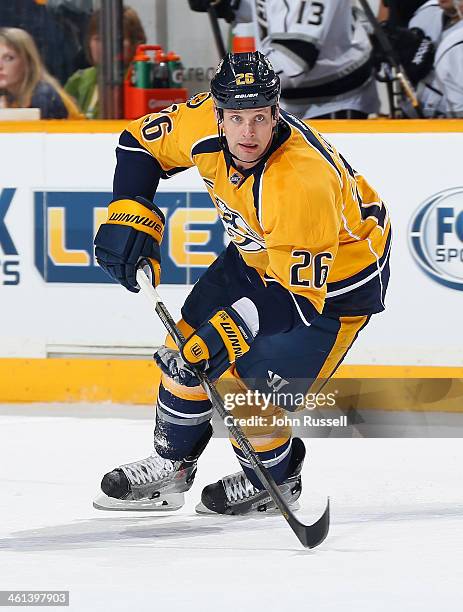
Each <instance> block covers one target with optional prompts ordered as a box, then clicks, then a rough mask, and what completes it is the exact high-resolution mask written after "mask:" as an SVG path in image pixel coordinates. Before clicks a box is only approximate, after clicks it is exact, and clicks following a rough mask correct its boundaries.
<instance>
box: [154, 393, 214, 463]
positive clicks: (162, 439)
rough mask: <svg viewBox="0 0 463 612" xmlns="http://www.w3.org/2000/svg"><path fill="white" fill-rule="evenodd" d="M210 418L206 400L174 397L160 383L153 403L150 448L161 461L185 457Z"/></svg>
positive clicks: (193, 446)
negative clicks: (154, 419)
mask: <svg viewBox="0 0 463 612" xmlns="http://www.w3.org/2000/svg"><path fill="white" fill-rule="evenodd" d="M211 417H212V406H211V403H210V401H209V400H208V399H206V400H204V399H200V400H197V399H196V400H192V399H186V398H181V397H177V396H176V395H174V394H173V393H171V392H170V391H168V390H167V389H166V388H165V387H164V386H163V384H162V383H161V384H160V385H159V394H158V400H157V404H156V427H155V429H154V448H155V449H156V451H157V452H158V453H159V455H161V457H164V458H165V459H172V460H180V459H184V458H185V457H188V456H189V455H190V454H191V453H192V452H193V451H194V449H195V447H196V445H197V443H198V441H199V440H200V438H201V437H202V436H203V434H204V433H205V431H206V429H207V427H208V424H209V421H210V420H211Z"/></svg>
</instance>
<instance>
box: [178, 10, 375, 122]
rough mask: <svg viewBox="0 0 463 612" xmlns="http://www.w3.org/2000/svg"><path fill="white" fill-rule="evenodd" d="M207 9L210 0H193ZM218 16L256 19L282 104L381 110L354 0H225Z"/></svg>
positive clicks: (292, 108)
mask: <svg viewBox="0 0 463 612" xmlns="http://www.w3.org/2000/svg"><path fill="white" fill-rule="evenodd" d="M188 1H189V4H190V7H191V8H192V9H193V10H197V11H204V10H207V6H208V5H209V2H210V0H188ZM216 6H217V9H218V14H219V15H220V16H223V17H225V18H228V19H230V18H231V16H232V15H234V17H235V19H236V21H237V22H249V21H252V22H253V23H254V26H255V39H256V45H257V48H258V49H259V50H260V51H261V52H262V53H264V54H265V55H267V57H268V58H269V59H270V61H271V62H272V64H273V66H274V67H275V70H276V72H277V73H278V75H279V76H280V79H281V83H282V94H281V106H282V107H283V108H284V109H285V110H287V111H289V112H291V113H293V114H295V115H297V116H299V117H303V118H315V117H333V118H346V117H347V118H349V117H351V118H366V117H367V116H368V115H369V114H371V113H377V112H378V110H379V100H378V94H377V91H376V82H375V80H374V78H373V76H372V63H371V51H372V47H371V43H370V40H369V38H368V34H367V32H366V31H365V29H364V27H363V25H362V23H361V22H360V21H359V20H358V19H356V17H355V15H354V13H353V11H352V2H351V0H319V1H312V0H292V1H291V2H288V1H287V0H238V1H237V0H221V2H220V3H219V4H217V5H216Z"/></svg>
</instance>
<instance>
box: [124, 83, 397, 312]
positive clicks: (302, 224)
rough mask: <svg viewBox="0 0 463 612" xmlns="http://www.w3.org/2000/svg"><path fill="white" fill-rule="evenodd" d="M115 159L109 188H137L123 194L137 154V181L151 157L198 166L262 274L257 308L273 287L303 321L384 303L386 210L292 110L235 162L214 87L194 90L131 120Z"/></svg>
mask: <svg viewBox="0 0 463 612" xmlns="http://www.w3.org/2000/svg"><path fill="white" fill-rule="evenodd" d="M118 160H119V161H118V169H116V177H118V178H117V180H116V182H115V195H117V192H119V193H125V195H132V196H134V195H137V193H127V191H130V190H131V188H130V186H127V185H129V183H130V181H131V180H132V178H131V177H133V176H134V175H136V173H137V169H136V167H137V163H139V164H144V170H143V172H140V171H138V176H139V180H140V184H141V183H142V182H143V181H144V180H145V178H144V177H145V176H146V174H147V173H148V172H149V168H150V165H149V164H151V167H152V168H153V169H154V168H157V169H158V172H159V173H160V175H161V176H162V177H164V178H168V177H169V176H172V175H173V174H175V173H177V172H179V171H181V170H184V169H186V168H190V167H192V166H196V167H197V168H198V170H199V173H200V175H201V176H202V178H203V180H204V184H205V187H206V189H207V191H208V192H209V195H210V197H211V199H212V202H213V203H214V205H215V207H216V209H217V212H218V215H219V217H220V219H221V221H222V223H223V225H224V229H225V232H226V233H227V234H228V236H229V238H230V240H231V241H233V243H234V244H235V245H236V248H237V249H238V251H239V253H240V255H241V257H242V258H243V260H244V262H245V263H246V264H247V265H248V266H249V267H250V268H252V269H254V270H255V271H256V272H257V274H258V275H259V277H260V279H261V280H262V288H263V289H262V291H261V292H260V294H259V295H257V297H256V301H257V302H258V306H259V307H262V308H272V299H271V295H272V291H275V290H276V289H278V291H279V294H280V297H281V293H282V292H283V293H284V295H285V296H286V298H285V299H287V303H288V307H289V306H291V307H292V308H294V309H295V310H296V311H297V313H298V316H300V317H301V320H302V321H303V322H304V323H306V324H309V323H310V320H311V319H312V318H313V317H314V316H315V315H316V314H317V313H320V312H322V310H323V309H324V308H325V312H326V311H329V312H333V313H337V314H346V315H347V314H351V315H357V314H369V313H372V312H379V311H381V310H383V308H384V305H383V296H384V290H385V285H386V283H387V278H386V277H387V276H388V266H387V262H388V255H389V246H390V222H389V216H388V212H387V209H386V207H385V205H384V203H383V202H382V200H381V198H380V197H379V195H378V193H377V192H376V191H375V190H374V189H373V188H372V187H371V186H370V185H369V183H368V182H367V181H366V180H365V179H364V178H363V176H361V175H360V174H358V173H357V172H355V170H353V169H352V168H351V167H350V165H349V164H348V163H347V161H345V160H344V159H343V158H342V156H341V155H340V154H339V153H338V152H337V151H336V150H335V149H334V147H332V146H331V145H330V144H329V143H328V142H327V141H325V140H324V138H323V137H322V136H321V135H320V134H319V133H317V132H316V131H315V130H314V129H313V128H311V127H309V126H308V125H306V124H305V123H303V122H301V121H299V120H298V119H296V118H295V117H293V116H292V115H289V114H287V113H284V112H283V114H282V118H281V121H280V124H279V129H278V135H277V136H276V137H275V138H274V141H273V143H272V146H271V148H270V150H269V151H268V153H267V155H266V157H265V158H264V159H262V160H261V161H260V162H259V163H258V164H257V165H256V166H255V167H254V168H252V169H251V170H248V171H244V170H242V171H240V170H238V169H237V168H235V167H234V166H233V164H232V161H231V158H230V157H229V155H227V154H225V153H224V151H223V150H222V149H221V146H220V143H219V138H218V133H217V124H216V119H215V115H214V111H213V102H212V99H211V96H210V94H208V93H205V94H198V95H197V96H195V97H194V98H192V99H191V100H190V101H188V102H187V103H186V104H179V105H173V106H172V107H170V108H168V109H166V110H164V111H162V112H160V113H155V114H151V115H147V116H145V117H142V118H140V119H138V120H136V121H134V122H132V123H130V124H129V126H128V128H127V130H126V131H125V132H123V133H122V135H121V138H120V143H119V147H118ZM126 176H128V177H129V178H128V179H126V178H124V177H126ZM158 176H159V174H158ZM137 180H138V179H137ZM124 182H125V185H124ZM116 183H117V184H116ZM132 184H133V183H132ZM132 191H133V189H132ZM142 193H143V195H146V196H150V195H151V194H150V193H149V192H148V191H146V190H145V191H144V192H142ZM139 194H140V192H139ZM258 293H259V292H258ZM269 298H270V299H269ZM258 309H259V308H258ZM276 314H278V313H276Z"/></svg>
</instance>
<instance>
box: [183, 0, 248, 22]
mask: <svg viewBox="0 0 463 612" xmlns="http://www.w3.org/2000/svg"><path fill="white" fill-rule="evenodd" d="M240 2H241V0H218V1H215V2H214V0H188V4H189V5H190V8H191V10H192V11H196V12H198V13H207V9H208V8H209V6H210V5H211V4H212V5H213V6H214V7H215V10H216V11H217V17H223V18H224V19H225V21H227V22H228V23H231V22H232V21H234V20H235V11H237V10H238V8H239V6H240Z"/></svg>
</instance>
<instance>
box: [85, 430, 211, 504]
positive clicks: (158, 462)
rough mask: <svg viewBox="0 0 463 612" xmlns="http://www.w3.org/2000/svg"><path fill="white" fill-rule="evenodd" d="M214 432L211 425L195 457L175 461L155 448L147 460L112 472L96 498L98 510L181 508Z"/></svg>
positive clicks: (194, 454)
mask: <svg viewBox="0 0 463 612" xmlns="http://www.w3.org/2000/svg"><path fill="white" fill-rule="evenodd" d="M211 435H212V428H210V427H209V428H208V430H207V431H206V434H205V435H204V436H203V438H202V440H201V441H200V442H199V443H198V446H197V448H196V450H195V452H194V453H192V454H191V456H189V457H186V458H185V459H181V460H179V461H173V460H171V459H164V458H163V457H161V456H160V455H159V454H158V453H157V452H156V451H155V450H154V451H153V452H152V454H151V455H150V456H149V457H147V458H146V459H140V460H139V461H133V462H132V463H126V464H125V465H121V466H120V467H118V468H116V469H114V470H112V471H111V472H108V473H107V474H105V475H104V476H103V480H102V481H101V490H102V493H100V495H99V496H98V497H97V498H96V499H95V500H94V502H93V507H94V508H97V509H98V510H179V509H180V508H181V507H182V506H183V504H184V503H185V495H184V494H185V492H186V491H188V490H189V489H190V488H191V486H192V484H193V481H194V478H195V475H196V466H197V462H198V458H199V456H200V455H201V453H202V452H203V450H204V449H205V447H206V445H207V443H208V442H209V439H210V437H211Z"/></svg>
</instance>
